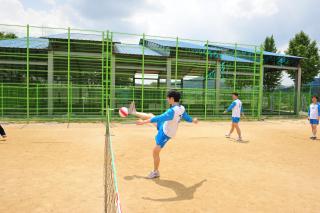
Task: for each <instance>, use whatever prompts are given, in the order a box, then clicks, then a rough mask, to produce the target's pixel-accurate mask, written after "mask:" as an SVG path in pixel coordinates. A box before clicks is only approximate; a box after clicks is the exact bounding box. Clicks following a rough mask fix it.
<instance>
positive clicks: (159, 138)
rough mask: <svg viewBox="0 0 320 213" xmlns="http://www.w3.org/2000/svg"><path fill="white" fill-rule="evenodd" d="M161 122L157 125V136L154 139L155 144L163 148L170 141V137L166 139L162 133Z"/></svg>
mask: <svg viewBox="0 0 320 213" xmlns="http://www.w3.org/2000/svg"><path fill="white" fill-rule="evenodd" d="M163 124H164V123H163V122H162V123H158V124H157V129H158V134H157V135H156V137H155V140H156V144H157V145H158V146H160V147H161V148H163V147H164V146H165V145H166V143H167V142H168V141H169V140H170V137H168V136H167V135H166V134H165V133H164V132H163Z"/></svg>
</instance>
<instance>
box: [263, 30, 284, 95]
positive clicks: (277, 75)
mask: <svg viewBox="0 0 320 213" xmlns="http://www.w3.org/2000/svg"><path fill="white" fill-rule="evenodd" d="M263 49H264V50H265V51H268V52H274V53H276V52H277V47H276V43H275V41H274V38H273V35H271V36H270V37H268V36H267V37H266V39H265V41H264V43H263ZM281 77H282V73H281V71H277V70H275V69H268V68H266V69H265V70H264V76H263V87H264V89H265V90H266V91H273V90H274V89H275V88H277V87H278V86H279V85H280V81H281Z"/></svg>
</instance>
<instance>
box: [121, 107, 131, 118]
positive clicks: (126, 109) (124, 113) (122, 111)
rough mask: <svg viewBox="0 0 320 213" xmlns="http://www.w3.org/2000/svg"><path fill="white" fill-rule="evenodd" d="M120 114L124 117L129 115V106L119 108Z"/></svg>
mask: <svg viewBox="0 0 320 213" xmlns="http://www.w3.org/2000/svg"><path fill="white" fill-rule="evenodd" d="M119 115H120V117H122V118H125V117H127V116H128V115H129V110H128V108H127V107H121V108H120V109H119Z"/></svg>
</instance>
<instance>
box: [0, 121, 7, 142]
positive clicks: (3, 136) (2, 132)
mask: <svg viewBox="0 0 320 213" xmlns="http://www.w3.org/2000/svg"><path fill="white" fill-rule="evenodd" d="M0 135H1V137H2V140H6V138H7V135H6V132H5V131H4V129H3V128H2V126H1V125H0Z"/></svg>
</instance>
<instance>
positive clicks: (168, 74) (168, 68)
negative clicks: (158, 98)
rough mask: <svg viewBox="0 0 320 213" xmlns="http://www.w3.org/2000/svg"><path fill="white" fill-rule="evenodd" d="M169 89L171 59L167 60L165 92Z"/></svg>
mask: <svg viewBox="0 0 320 213" xmlns="http://www.w3.org/2000/svg"><path fill="white" fill-rule="evenodd" d="M170 89H171V58H167V90H170Z"/></svg>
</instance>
